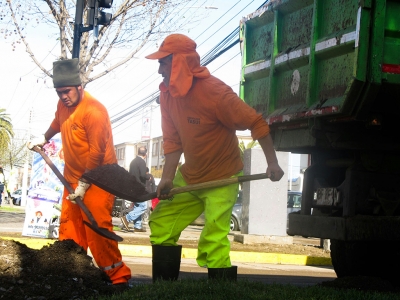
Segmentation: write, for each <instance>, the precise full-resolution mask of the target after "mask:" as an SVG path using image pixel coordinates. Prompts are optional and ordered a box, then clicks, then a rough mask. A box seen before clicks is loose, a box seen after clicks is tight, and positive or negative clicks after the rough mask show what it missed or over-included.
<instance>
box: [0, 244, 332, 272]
mask: <svg viewBox="0 0 400 300" xmlns="http://www.w3.org/2000/svg"><path fill="white" fill-rule="evenodd" d="M0 238H2V239H5V240H14V241H16V242H20V243H22V244H25V245H27V246H28V247H29V248H32V249H41V248H42V247H43V246H47V245H50V244H53V243H54V242H55V240H49V239H33V238H11V237H0ZM118 248H119V250H120V251H121V254H122V256H136V257H152V250H151V246H141V245H128V244H123V243H122V244H119V245H118ZM230 255H231V260H232V262H233V263H234V262H244V263H245V262H248V263H263V264H282V265H298V266H332V261H331V259H330V258H328V257H314V256H307V255H295V254H282V253H265V252H244V251H231V252H230ZM196 257H197V249H190V248H182V258H192V259H195V258H196Z"/></svg>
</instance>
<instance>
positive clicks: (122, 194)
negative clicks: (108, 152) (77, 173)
mask: <svg viewBox="0 0 400 300" xmlns="http://www.w3.org/2000/svg"><path fill="white" fill-rule="evenodd" d="M82 177H83V178H84V179H86V180H87V181H89V182H90V183H93V184H94V185H97V186H98V187H99V188H101V189H103V190H105V191H107V192H109V193H110V194H113V195H115V196H117V197H119V198H122V199H125V200H129V201H133V202H143V201H146V200H148V199H146V200H139V199H138V198H139V197H140V196H142V195H145V194H146V188H145V186H144V185H143V184H141V183H140V182H137V180H136V178H135V176H133V175H132V174H130V173H129V172H128V171H127V170H125V169H124V168H122V167H121V166H119V165H118V164H108V165H103V166H100V167H97V168H94V169H92V170H90V171H89V172H86V173H84V174H83V175H82Z"/></svg>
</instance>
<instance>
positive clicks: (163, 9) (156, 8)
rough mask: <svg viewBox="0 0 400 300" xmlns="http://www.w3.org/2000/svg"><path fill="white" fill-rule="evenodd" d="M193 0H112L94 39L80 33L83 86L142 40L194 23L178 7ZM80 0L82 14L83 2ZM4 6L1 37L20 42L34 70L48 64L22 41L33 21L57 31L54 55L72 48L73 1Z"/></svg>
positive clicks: (22, 0)
mask: <svg viewBox="0 0 400 300" xmlns="http://www.w3.org/2000/svg"><path fill="white" fill-rule="evenodd" d="M195 2H197V0H115V1H114V3H113V8H112V12H113V17H112V19H111V24H110V25H109V26H102V27H100V29H99V35H98V38H97V39H95V38H94V37H93V35H92V32H83V33H82V34H81V37H80V41H81V43H80V52H79V60H80V62H79V63H80V70H81V75H82V81H83V85H84V86H85V85H86V84H87V83H88V82H92V81H94V80H97V79H99V78H101V77H103V76H105V75H106V74H108V73H110V72H111V71H113V70H115V69H117V68H118V67H120V66H122V65H124V64H126V63H127V62H128V61H129V60H131V59H132V58H134V56H135V55H136V54H137V53H138V52H139V51H140V50H141V49H143V47H144V46H145V45H146V44H147V43H149V42H152V41H154V40H158V39H161V38H163V37H164V35H165V33H166V32H172V31H178V29H179V27H180V26H183V25H185V24H188V23H191V22H196V16H195V15H193V16H192V15H191V16H190V18H186V17H185V16H184V12H183V9H182V8H184V7H185V6H187V5H190V3H195ZM84 4H85V9H84V16H83V17H84V19H85V18H86V16H87V11H88V9H87V7H86V4H87V1H84ZM5 7H6V8H4V7H0V14H2V17H4V20H0V30H1V32H2V33H3V32H4V33H5V35H4V36H5V37H6V38H11V39H13V40H14V42H13V43H12V47H14V48H15V47H17V46H18V44H19V43H20V42H21V43H22V44H23V45H24V46H25V49H26V52H27V53H28V54H29V55H30V57H31V58H32V60H33V62H34V63H35V64H36V65H37V66H38V67H39V68H40V70H41V71H42V72H43V73H44V74H45V75H47V76H49V77H52V74H51V73H52V69H51V67H52V66H47V67H46V66H45V65H44V64H45V63H44V64H42V63H41V62H40V61H39V60H38V59H37V57H36V55H35V51H34V50H33V49H31V46H30V45H29V43H28V38H29V33H26V34H25V32H28V29H30V30H32V29H35V26H41V24H43V25H46V27H45V28H47V29H46V30H48V33H47V35H48V36H49V35H51V36H57V37H58V40H59V42H60V52H59V53H60V54H59V55H56V57H58V58H59V59H65V58H68V57H69V56H70V55H71V54H72V50H73V49H72V48H73V39H74V36H73V35H74V32H73V28H72V26H71V20H72V19H73V18H71V16H75V10H76V3H75V1H73V0H44V1H41V2H38V1H37V0H12V1H11V0H8V1H7V5H6V6H5ZM5 10H7V11H5ZM2 12H3V13H2ZM35 21H36V23H37V24H36V25H35ZM42 28H43V27H42ZM166 29H167V30H166ZM128 48H130V50H129V51H128V52H127V53H126V54H124V56H123V58H121V59H120V60H119V61H118V62H116V63H113V64H110V61H111V60H110V58H111V57H112V56H113V53H114V52H115V51H116V50H117V49H128ZM94 70H96V72H95V71H94Z"/></svg>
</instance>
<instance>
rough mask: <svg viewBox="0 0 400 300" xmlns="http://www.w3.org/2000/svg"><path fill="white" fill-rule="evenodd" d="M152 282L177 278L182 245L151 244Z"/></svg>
mask: <svg viewBox="0 0 400 300" xmlns="http://www.w3.org/2000/svg"><path fill="white" fill-rule="evenodd" d="M152 249H153V282H155V281H157V280H177V279H178V277H179V269H180V267H181V254H182V246H181V245H179V246H160V245H153V246H152Z"/></svg>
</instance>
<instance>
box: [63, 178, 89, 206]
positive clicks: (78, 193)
mask: <svg viewBox="0 0 400 300" xmlns="http://www.w3.org/2000/svg"><path fill="white" fill-rule="evenodd" d="M89 187H90V183H87V182H84V181H82V180H81V179H80V180H79V181H78V186H77V187H76V189H75V192H74V193H73V194H69V195H68V196H67V199H68V200H71V202H73V203H75V201H73V200H74V199H75V198H76V197H81V199H82V200H83V197H84V196H85V193H86V191H87V189H88V188H89Z"/></svg>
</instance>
